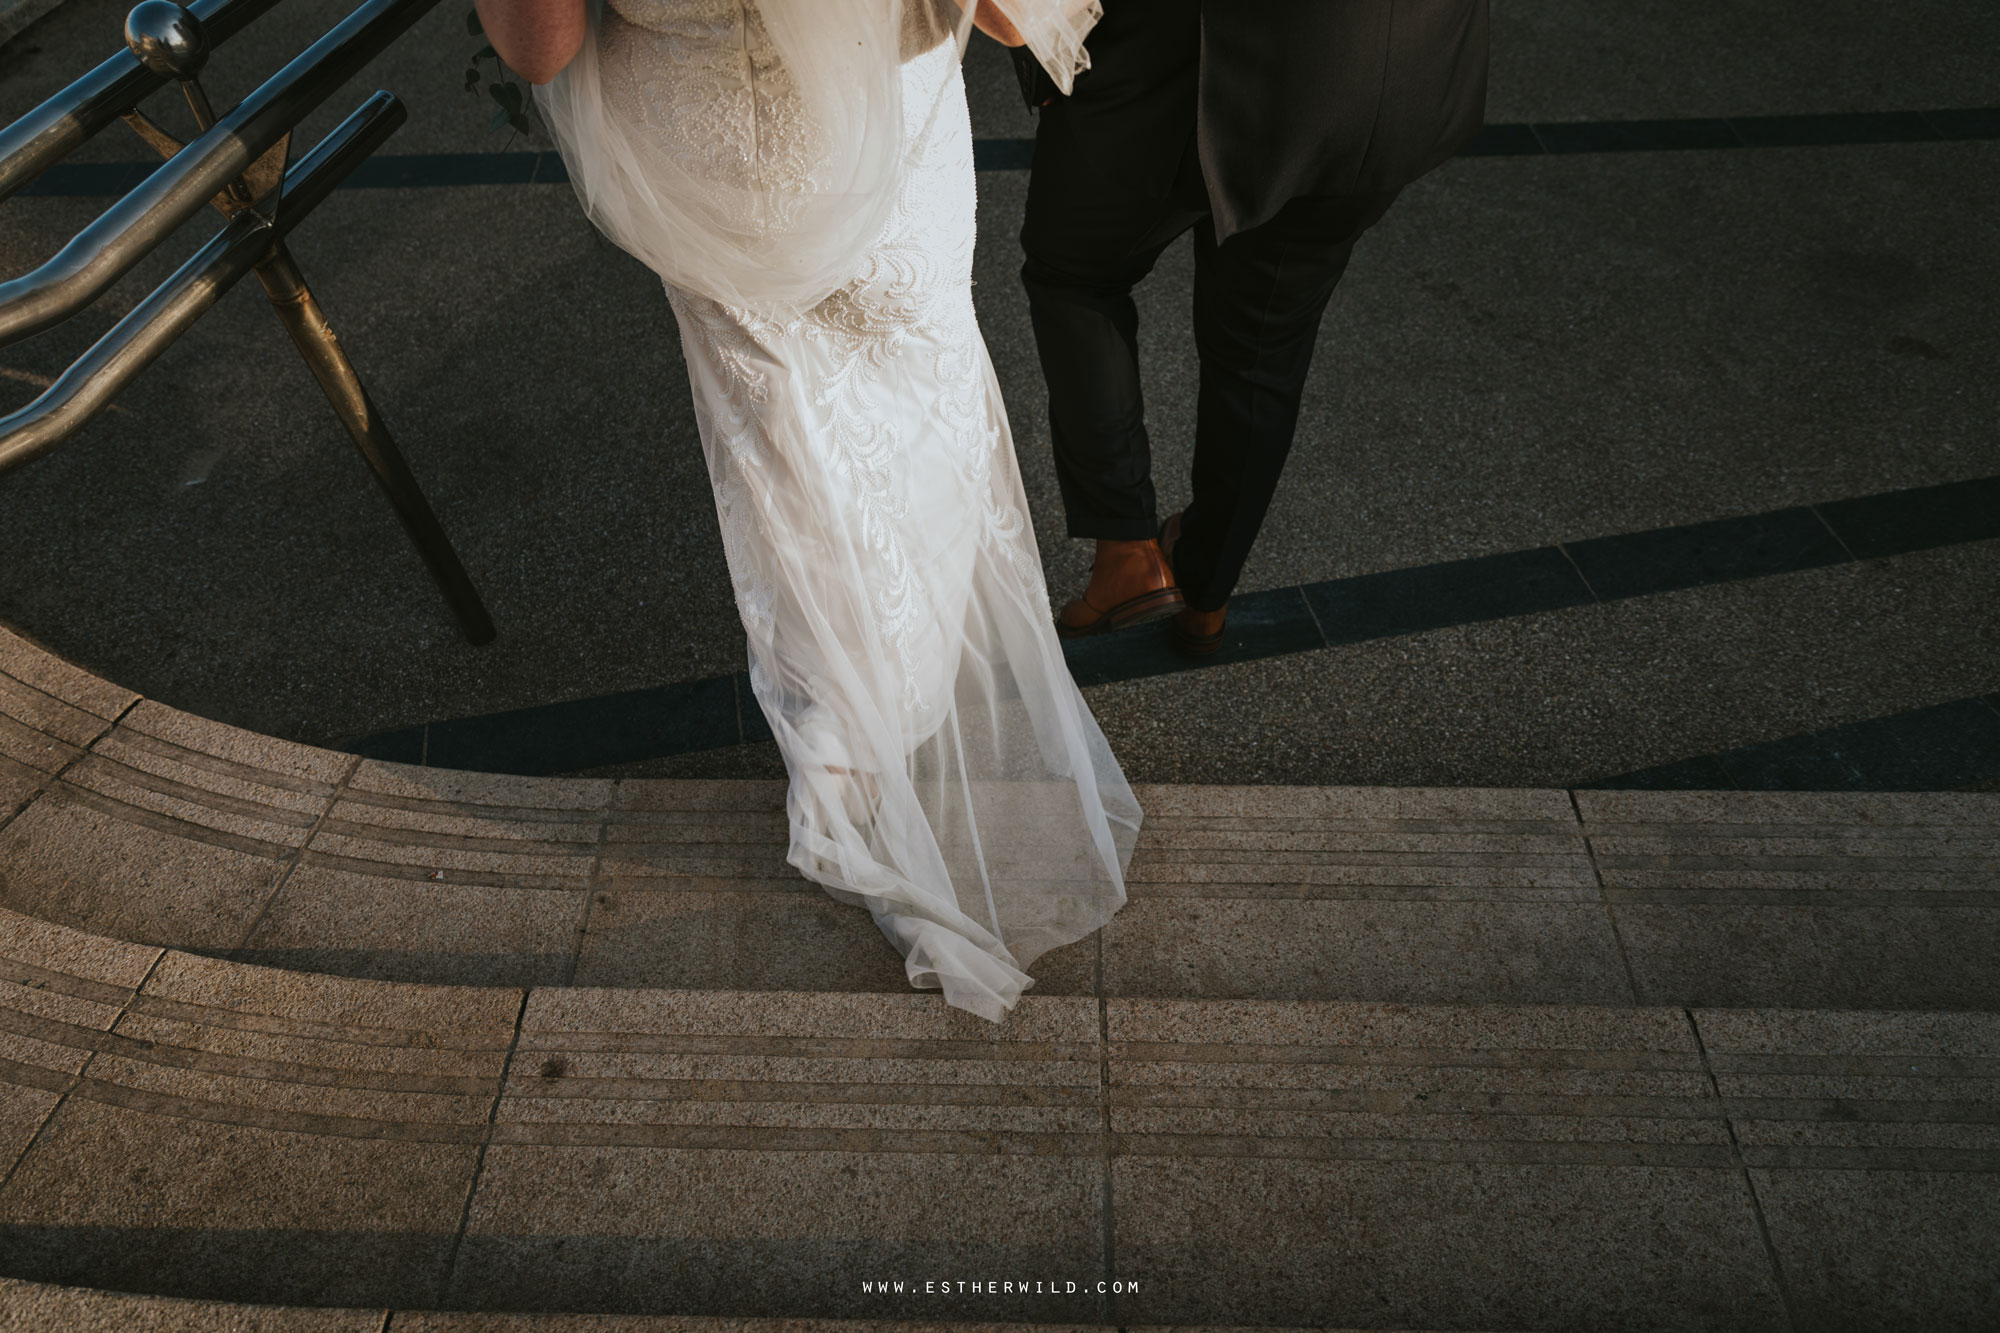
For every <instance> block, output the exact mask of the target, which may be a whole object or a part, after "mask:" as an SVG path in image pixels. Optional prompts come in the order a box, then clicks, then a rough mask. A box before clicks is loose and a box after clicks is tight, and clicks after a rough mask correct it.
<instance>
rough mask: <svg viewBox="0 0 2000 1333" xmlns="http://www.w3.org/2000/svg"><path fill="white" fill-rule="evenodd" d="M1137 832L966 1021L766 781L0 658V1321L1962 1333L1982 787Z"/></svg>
mask: <svg viewBox="0 0 2000 1333" xmlns="http://www.w3.org/2000/svg"><path fill="white" fill-rule="evenodd" d="M1140 795H1141V800H1142V803H1143V804H1144V805H1145V807H1146V809H1147V811H1148V822H1147V825H1146V828H1145V831H1144V834H1143V836H1142V843H1141V847H1140V849H1139V852H1138V853H1137V855H1136V857H1135V859H1134V863H1133V870H1132V875H1131V885H1130V888H1131V901H1130V902H1129V904H1128V906H1127V907H1126V909H1125V910H1124V911H1122V912H1121V913H1120V914H1119V915H1118V917H1117V918H1115V919H1114V921H1113V922H1112V923H1111V925H1110V926H1108V927H1107V928H1106V929H1105V930H1104V931H1102V932H1100V933H1099V934H1098V935H1097V936H1094V937H1092V938H1091V939H1088V940H1085V941H1082V942H1080V943H1079V944H1077V945H1075V946H1072V947H1071V948H1069V949H1065V950H1062V951H1060V952H1058V953H1056V954H1052V955H1050V956H1049V957H1048V958H1046V959H1045V960H1043V962H1042V963H1041V964H1040V965H1039V966H1038V967H1037V968H1036V973H1037V976H1038V978H1039V984H1038V986H1037V987H1036V989H1035V990H1034V991H1033V992H1031V993H1030V995H1029V996H1028V997H1027V998H1026V999H1025V1000H1024V1001H1023V1002H1022V1004H1021V1005H1020V1007H1019V1008H1018V1009H1017V1011H1016V1012H1015V1013H1014V1014H1013V1015H1012V1016H1011V1017H1010V1018H1009V1020H1008V1021H1007V1022H1006V1023H1004V1024H1002V1025H999V1026H997V1027H996V1026H992V1025H988V1024H985V1023H983V1022H981V1021H980V1020H978V1019H974V1018H971V1017H969V1016H967V1015H964V1014H961V1013H958V1012H956V1011H952V1010H949V1009H947V1008H946V1007H945V1006H943V1005H942V1003H941V1002H940V1001H939V1000H938V999H937V997H936V996H935V995H934V994H922V993H913V992H911V991H910V990H909V989H908V988H907V985H906V983H905V981H904V979H903V975H902V969H901V965H900V960H899V959H898V958H896V956H895V955H894V953H893V951H891V950H890V949H889V947H888V946H887V945H886V944H885V943H884V942H883V941H882V939H881V938H880V936H879V934H877V933H876V931H875V929H874V927H873V925H872V924H871V923H870V922H869V920H868V918H867V916H866V915H865V914H864V913H862V912H860V911H858V910H856V909H851V908H847V907H843V906H840V905H838V904H836V903H834V902H833V901H832V900H831V899H829V898H828V897H826V895H824V894H823V893H821V892H820V891H819V890H818V889H817V888H815V887H813V886H811V885H807V884H804V883H803V882H802V881H800V880H798V879H797V878H796V877H795V876H793V875H791V874H790V873H789V871H788V870H787V868H786V867H785V866H784V863H783V854H784V829H783V816H782V810H781V804H782V790H781V789H780V788H779V787H777V786H774V785H772V784H767V783H712V782H711V783H700V784H694V783H675V782H666V781H643V780H629V781H619V782H612V781H595V780H568V779H527V778H510V777H496V776H491V775H480V774H468V773H456V772H448V771H440V770H432V769H424V768H413V767H406V766H399V765H394V764H384V763H378V762H374V761H364V760H360V759H357V758H355V757H354V756H350V755H343V754H337V753H333V752H329V751H324V750H316V749H312V748H310V747H305V746H299V745H294V744H290V743H287V742H283V741H280V740H277V739H274V738H271V737H267V736H259V735H253V734H250V733H246V732H242V731H239V730H236V729H234V728H230V727H227V726H223V725H220V724H217V723H214V722H210V721H206V720H203V719H199V718H195V717H191V716H188V715H186V714H184V713H180V712H177V711H176V710H174V709H171V708H168V707H165V706H163V705H161V704H158V703H155V702H153V701H149V700H142V699H138V698H136V697H135V696H133V695H132V694H131V693H130V692H128V691H124V690H121V689H118V688H117V687H115V686H113V685H110V684H108V683H107V682H104V681H102V680H100V679H97V678H96V677H94V676H92V675H90V674H89V673H87V672H85V671H82V670H80V669H79V668H77V667H75V666H74V665H72V664H69V663H66V662H63V661H61V660H60V659H59V658H56V657H54V656H53V655H51V654H48V653H46V652H43V651H41V650H40V649H39V648H37V647H35V646H34V645H32V644H31V643H29V642H28V641H26V640H24V639H22V638H20V637H18V636H15V635H11V634H7V633H5V632H4V631H0V972H4V980H5V983H6V984H4V985H0V1172H4V1180H0V1278H6V1279H12V1280H11V1281H8V1282H6V1283H5V1284H4V1285H0V1329H9V1328H15V1327H19V1328H46V1327H75V1328H98V1327H103V1328H121V1329H122V1328H158V1329H181V1328H189V1329H193V1328H244V1329H251V1328H259V1329H261V1328H270V1329H287V1330H290V1329H308V1328H311V1329H319V1328H328V1329H333V1328H341V1329H346V1328H354V1329H362V1328H366V1329H378V1330H379V1329H385V1328H393V1329H396V1330H410V1329H453V1330H466V1329H527V1328H536V1329H540V1328H548V1329H558V1330H567V1329H577V1330H581V1329H591V1330H603V1331H607V1333H608V1331H609V1330H613V1329H618V1330H634V1331H636V1330H640V1329H668V1328H672V1329H675V1330H684V1331H685V1333H722V1331H723V1330H725V1329H726V1330H730V1331H731V1333H763V1331H764V1330H770V1333H777V1330H778V1329H779V1328H780V1327H781V1326H782V1328H783V1329H785V1330H788V1331H789V1333H808V1331H809V1330H822V1329H823V1330H826V1333H834V1330H838V1329H854V1330H859V1329H862V1328H866V1329H869V1330H888V1329H905V1328H907V1329H910V1330H916V1329H918V1328H920V1327H937V1326H939V1325H941V1324H946V1323H950V1324H954V1325H967V1326H969V1325H974V1324H983V1325H986V1326H988V1327H992V1328H995V1329H998V1328H999V1327H1001V1326H1002V1325H1003V1324H1004V1323H1014V1324H1032V1325H1035V1326H1041V1327H1047V1326H1051V1325H1061V1326H1074V1327H1079V1328H1081V1327H1100V1328H1114V1327H1115V1328H1128V1329H1129V1328H1134V1327H1141V1326H1160V1327H1166V1326H1175V1327H1184V1328H1185V1327H1200V1326H1210V1327H1225V1326H1243V1325H1262V1326H1273V1327H1283V1326H1291V1327H1348V1328H1370V1329H1380V1328H1406V1329H1407V1328H1433V1329H1446V1328H1450V1329H1468V1328H1484V1329H1494V1330H1500V1329H1529V1328H1536V1329H1586V1328H1587V1329H1628V1328H1630V1329H1738V1328H1741V1329H1766V1328H1769V1329H1794V1330H1819V1329H1843V1328H1854V1329H1885V1328H1886V1329H1894V1328H1909V1329H1923V1330H1932V1329H1990V1328H1993V1327H1996V1326H2000V1276H1996V1275H2000V897H1996V892H1995V891H1996V889H2000V794H1961V795H1855V794H1839V795H1834V794H1796V795H1788V794H1770V793H1761V794H1750V793H1697V794H1689V793H1646V792H1592V791H1579V792H1574V793H1571V792H1563V791H1477V790H1422V791H1418V790H1354V789H1342V790H1318V789H1280V788H1193V787H1154V788H1149V789H1142V790H1141V793H1140ZM877 1283H883V1284H889V1286H888V1289H887V1290H877V1289H876V1287H875V1285H874V1284H877ZM896 1283H901V1284H902V1286H901V1288H900V1289H898V1288H897V1287H896V1286H895V1285H894V1284H896ZM975 1284H976V1285H975ZM1100 1284H1102V1286H1103V1290H1101V1291H1100V1290H1099V1287H1100ZM1121 1284H1131V1285H1130V1286H1122V1285H1121ZM1114 1287H1119V1288H1120V1289H1114ZM190 1302H208V1304H199V1303H190ZM454 1312H455V1313H454ZM598 1316H602V1317H601V1318H600V1317H598ZM627 1316H629V1318H628V1317H627ZM640 1316H650V1317H644V1318H642V1317H640ZM840 1320H847V1321H863V1322H862V1323H861V1324H854V1323H848V1324H841V1323H839V1322H835V1321H840Z"/></svg>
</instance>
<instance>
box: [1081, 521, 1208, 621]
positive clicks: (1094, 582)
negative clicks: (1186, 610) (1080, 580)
mask: <svg viewBox="0 0 2000 1333" xmlns="http://www.w3.org/2000/svg"><path fill="white" fill-rule="evenodd" d="M1182 605H1184V603H1183V602H1182V600H1181V590H1180V589H1179V588H1177V587H1175V586H1174V576H1173V575H1172V574H1171V573H1170V572H1168V570H1167V562H1166V561H1165V560H1163V559H1161V558H1160V544H1159V543H1158V542H1157V541H1155V540H1153V539H1152V538H1150V537H1148V538H1146V539H1145V540H1144V541H1136V542H1119V541H1100V542H1099V543H1097V558H1096V559H1095V560H1094V561H1092V562H1091V566H1090V586H1089V587H1087V588H1085V589H1084V592H1083V596H1081V597H1079V598H1077V599H1076V600H1075V601H1073V602H1071V603H1069V605H1067V606H1065V607H1063V609H1062V613H1061V614H1060V615H1058V616H1057V617H1056V633H1057V634H1058V635H1059V636H1060V637H1062V638H1065V639H1080V638H1082V637H1083V636H1085V635H1086V634H1103V633H1106V632H1108V631H1110V630H1114V629H1123V628H1125V627H1126V626H1127V625H1143V624H1145V623H1146V622H1147V621H1150V620H1161V619H1164V618H1165V617H1167V616H1170V615H1172V614H1173V613H1174V612H1176V611H1178V610H1180V608H1181V607H1182Z"/></svg>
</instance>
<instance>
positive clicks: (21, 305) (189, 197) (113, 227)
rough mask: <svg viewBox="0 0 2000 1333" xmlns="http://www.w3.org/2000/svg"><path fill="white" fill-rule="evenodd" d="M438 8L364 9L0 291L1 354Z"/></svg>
mask: <svg viewBox="0 0 2000 1333" xmlns="http://www.w3.org/2000/svg"><path fill="white" fill-rule="evenodd" d="M436 3H437V0H369V2H368V3H366V4H364V5H362V6H361V7H360V8H359V9H357V10H355V11H354V12H353V13H352V14H350V15H348V16H347V18H345V19H344V20H342V21H341V22H340V23H339V24H338V25H336V26H335V27H334V28H333V30H332V31H330V32H328V33H327V34H326V35H325V36H324V37H322V38H320V39H319V40H318V41H317V42H314V43H313V44H312V45H311V46H309V47H307V48H306V49H305V51H304V52H302V53H301V54H300V55H299V56H298V57H297V58H296V59H294V60H293V61H292V62H291V63H290V64H287V65H286V66H285V67H284V68H283V69H281V70H279V71H278V72H277V73H276V74H274V75H272V76H271V77H270V78H269V79H267V80H265V81H264V83H263V84H262V85H261V86H260V87H259V88H258V89H257V90H256V91H255V92H253V93H251V94H250V95H249V96H248V97H246V98H244V99H243V101H242V102H240V103H238V104H237V106H236V109H235V110H233V111H231V112H229V113H228V114H227V115H225V116H223V117H222V119H220V120H218V121H217V122H216V123H215V124H214V125H213V126H211V127H209V128H208V129H207V130H206V131H205V132H204V133H203V134H202V135H201V137H199V138H197V139H196V140H194V142H192V143H190V144H188V145H187V147H185V148H184V149H182V150H181V151H180V152H179V153H177V154H175V155H174V156H173V157H172V158H170V159H169V160H168V161H167V162H166V163H165V164H164V165H162V166H161V167H160V168H159V169H158V170H157V171H155V172H154V173H153V174H152V175H151V176H148V177H147V178H146V179H145V181H144V182H142V183H141V184H140V185H139V186H138V187H137V188H135V189H133V190H132V192H131V193H129V194H127V195H125V196H124V197H123V198H122V199H120V200H119V201H118V202H117V203H115V204H113V205H112V206H111V207H110V208H108V209H106V210H105V211H104V213H103V215H102V216H100V217H99V218H98V219H97V220H96V221H95V222H93V223H91V224H90V225H89V226H87V227H85V228H84V229H83V230H82V231H80V232H78V233H77V234H76V236H75V237H74V238H72V239H71V241H70V242H69V244H67V245H65V246H64V247H63V248H62V249H61V250H60V251H58V252H57V253H56V254H55V255H54V256H53V257H52V258H50V259H49V260H48V261H47V262H46V263H44V264H42V265H41V266H40V267H39V268H36V269H34V270H33V271H31V272H29V273H25V274H23V275H22V276H20V277H18V278H15V279H14V280H13V281H11V282H5V283H0V347H4V346H6V345H7V344H9V343H13V342H18V341H19V340H21V339H22V338H26V337H29V336H31V335H33V334H36V333H40V332H41V331H42V330H44V329H46V328H48V327H50V326H51V325H54V324H58V323H60V322H61V321H63V320H64V319H67V318H68V317H69V316H70V315H73V314H75V313H76V312H77V311H78V310H81V309H82V308H83V307H84V306H86V305H89V304H90V303H91V302H92V301H94V300H96V299H97V298H98V297H99V296H101V295H102V294H103V293H104V291H105V289H106V288H108V287H110V286H111V284H112V283H114V282H116V281H118V279H119V278H121V277H123V276H124V275H125V274H126V273H127V272H128V271H130V270H131V268H132V266H133V265H135V264H137V263H138V262H139V261H140V260H141V259H143V258H145V256H146V255H147V253H148V252H150V251H151V250H152V248H153V247H154V246H155V245H157V244H158V243H159V242H160V241H162V240H164V239H165V238H166V237H167V236H168V235H170V234H172V232H173V231H174V229H175V228H177V227H179V226H180V225H181V224H182V223H183V222H186V221H187V220H188V219H189V218H191V217H193V216H194V215H195V214H196V213H198V212H200V211H201V209H202V207H203V205H205V204H207V203H208V202H209V200H211V199H212V198H214V197H215V195H216V194H217V193H219V192H220V191H221V190H222V189H223V187H224V186H226V185H228V184H229V183H230V182H231V181H233V180H235V179H236V178H237V177H238V176H240V175H242V174H243V172H244V170H245V169H246V168H248V167H249V166H250V164H251V163H253V162H255V161H256V160H257V159H258V158H259V157H261V156H262V155H263V154H264V152H265V150H266V149H268V148H270V147H271V146H272V145H273V144H275V143H277V142H278V140H280V139H282V138H284V137H285V135H286V134H288V133H289V132H290V131H291V128H292V126H293V125H295V124H297V123H298V121H299V119H300V117H302V116H304V115H305V114H306V113H307V112H309V111H311V110H312V109H313V108H314V107H316V106H318V105H319V104H320V103H321V102H323V101H325V100H326V99H327V97H328V96H329V95H331V94H332V92H333V91H334V89H336V88H338V87H339V86H340V85H341V84H343V83H345V82H346V81H347V80H348V79H349V78H351V77H353V76H354V74H355V73H356V72H358V71H359V70H360V69H361V67H362V66H363V65H365V64H366V63H367V62H368V61H369V60H371V59H373V58H374V57H375V56H376V55H378V54H380V53H381V51H382V50H383V48H384V47H386V46H388V45H389V43H390V42H391V41H393V40H394V39H395V38H396V37H398V36H400V35H401V34H402V33H403V31H404V30H405V29H407V28H408V27H409V26H410V25H411V24H412V23H414V22H416V21H417V19H419V18H421V17H422V16H423V15H424V14H425V13H427V12H428V11H429V10H430V9H431V7H432V6H433V5H435V4H436Z"/></svg>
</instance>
